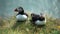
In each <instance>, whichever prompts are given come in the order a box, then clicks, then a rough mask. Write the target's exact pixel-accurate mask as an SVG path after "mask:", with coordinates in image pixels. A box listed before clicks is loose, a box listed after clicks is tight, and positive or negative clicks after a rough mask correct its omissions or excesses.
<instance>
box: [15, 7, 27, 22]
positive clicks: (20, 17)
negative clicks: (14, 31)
mask: <svg viewBox="0 0 60 34" xmlns="http://www.w3.org/2000/svg"><path fill="white" fill-rule="evenodd" d="M14 11H15V12H18V14H17V15H16V19H17V20H18V21H25V20H27V18H28V14H27V13H24V9H23V8H22V7H18V8H16V9H15V10H14Z"/></svg>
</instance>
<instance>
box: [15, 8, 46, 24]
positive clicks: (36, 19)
mask: <svg viewBox="0 0 60 34" xmlns="http://www.w3.org/2000/svg"><path fill="white" fill-rule="evenodd" d="M14 11H16V12H18V14H17V15H16V19H17V20H18V21H25V20H27V19H28V14H27V13H24V9H23V8H22V7H18V8H16V9H15V10H14ZM31 18H32V20H31V21H32V22H33V24H36V25H44V24H46V18H45V17H44V16H43V15H42V14H40V15H37V14H34V13H31Z"/></svg>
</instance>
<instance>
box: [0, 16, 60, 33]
mask: <svg viewBox="0 0 60 34" xmlns="http://www.w3.org/2000/svg"><path fill="white" fill-rule="evenodd" d="M29 19H30V18H28V20H27V21H25V22H16V19H15V16H12V17H11V18H8V19H2V18H0V34H60V19H54V18H52V17H49V18H48V17H47V23H46V25H45V26H44V27H41V28H39V27H37V26H33V25H32V24H31V22H30V21H29Z"/></svg>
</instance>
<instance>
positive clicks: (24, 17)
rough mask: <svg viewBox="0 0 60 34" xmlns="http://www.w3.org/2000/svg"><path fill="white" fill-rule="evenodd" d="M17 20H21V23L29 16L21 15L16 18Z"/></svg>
mask: <svg viewBox="0 0 60 34" xmlns="http://www.w3.org/2000/svg"><path fill="white" fill-rule="evenodd" d="M16 19H17V20H19V21H24V20H27V16H26V15H20V14H19V15H17V16H16Z"/></svg>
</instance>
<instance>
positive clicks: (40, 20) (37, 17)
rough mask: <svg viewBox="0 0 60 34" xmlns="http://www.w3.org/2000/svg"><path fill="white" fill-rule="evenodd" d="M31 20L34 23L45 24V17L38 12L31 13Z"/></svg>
mask: <svg viewBox="0 0 60 34" xmlns="http://www.w3.org/2000/svg"><path fill="white" fill-rule="evenodd" d="M31 19H32V20H31V22H32V23H33V24H35V25H38V26H39V25H45V24H46V18H45V17H44V16H43V15H42V14H40V15H38V14H35V13H31Z"/></svg>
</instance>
